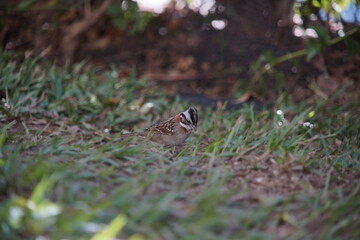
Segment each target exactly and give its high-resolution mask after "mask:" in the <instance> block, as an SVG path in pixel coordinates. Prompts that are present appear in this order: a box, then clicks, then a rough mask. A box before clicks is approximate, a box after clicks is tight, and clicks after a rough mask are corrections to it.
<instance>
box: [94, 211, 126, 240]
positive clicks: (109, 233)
mask: <svg viewBox="0 0 360 240" xmlns="http://www.w3.org/2000/svg"><path fill="white" fill-rule="evenodd" d="M125 224H126V217H125V216H124V215H122V214H120V215H119V216H117V217H116V218H114V220H112V221H111V223H110V224H109V225H108V226H107V227H106V228H105V229H104V230H103V231H101V232H98V233H97V234H95V235H94V236H93V237H92V238H91V240H108V239H109V240H111V239H114V238H115V237H116V235H117V234H118V233H119V232H120V231H121V229H123V227H124V226H125Z"/></svg>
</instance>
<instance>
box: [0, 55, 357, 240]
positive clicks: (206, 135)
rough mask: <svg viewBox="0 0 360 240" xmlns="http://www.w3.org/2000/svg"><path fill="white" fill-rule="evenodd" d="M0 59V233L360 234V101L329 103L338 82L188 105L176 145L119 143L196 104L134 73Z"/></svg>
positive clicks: (132, 235) (176, 235) (162, 236)
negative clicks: (273, 99)
mask: <svg viewBox="0 0 360 240" xmlns="http://www.w3.org/2000/svg"><path fill="white" fill-rule="evenodd" d="M0 58H1V59H0V95H1V97H2V102H1V107H0V110H1V122H0V126H1V130H0V147H1V152H0V173H1V174H0V199H1V206H0V238H1V239H113V238H118V239H119V238H120V237H121V239H281V238H283V239H360V221H359V220H358V219H359V217H360V201H359V199H360V184H359V176H360V171H359V167H360V162H359V158H360V150H359V142H360V135H359V129H360V119H359V117H358V114H357V113H358V112H357V111H358V109H356V108H358V106H359V103H360V102H359V99H357V100H354V101H353V102H350V103H348V104H344V105H341V106H336V105H333V104H329V102H330V101H332V100H333V99H334V98H336V96H337V94H338V93H340V92H341V89H339V91H338V92H337V93H335V94H334V95H333V96H332V97H331V98H330V99H328V100H326V101H324V100H319V99H316V97H314V99H313V104H312V105H311V106H309V105H308V104H306V103H305V102H304V103H300V104H297V105H295V104H294V103H292V102H291V101H290V100H289V99H290V98H289V97H287V96H286V95H284V96H285V97H281V98H279V101H278V102H277V104H276V106H275V107H274V108H272V109H262V110H258V111H254V110H253V108H252V107H251V106H246V107H244V108H243V109H240V110H237V111H233V112H229V111H225V110H224V108H218V109H210V108H206V107H200V106H197V107H198V108H199V113H200V119H201V122H200V127H199V130H198V131H197V132H196V133H195V134H193V135H192V136H191V137H190V139H189V140H188V143H187V144H186V145H185V146H184V148H183V149H181V150H178V149H167V148H162V147H160V146H157V145H155V144H153V143H147V142H142V141H139V140H137V139H127V140H125V141H122V142H115V141H116V140H117V139H118V136H119V134H120V132H121V131H122V130H123V129H127V130H138V129H140V128H143V127H144V126H148V125H150V124H151V123H152V122H155V121H156V120H158V119H160V118H161V119H165V118H166V117H168V116H170V115H172V114H175V113H177V112H179V111H181V110H184V109H185V108H187V107H189V106H190V105H191V104H190V103H187V102H180V101H178V100H177V99H175V100H174V99H169V98H166V97H165V95H164V94H163V93H162V92H161V91H160V90H159V88H158V87H157V86H156V85H153V84H151V83H149V82H146V81H144V80H138V79H136V78H135V73H134V72H133V73H132V75H131V76H130V77H128V78H124V79H122V78H120V77H119V74H118V70H117V69H115V68H113V69H111V70H109V71H105V72H97V71H96V69H88V68H86V67H85V66H84V64H81V63H80V64H77V65H75V66H71V67H70V66H65V67H61V68H60V67H56V66H55V65H50V64H48V63H47V62H45V61H43V60H40V59H25V60H24V61H23V62H22V63H21V64H18V63H16V62H15V61H14V59H13V58H11V57H9V56H7V55H6V54H4V53H2V54H1V55H0ZM146 102H151V103H153V104H154V106H155V108H154V109H153V111H151V112H149V113H147V114H145V111H144V109H143V108H142V106H144V105H145V104H146Z"/></svg>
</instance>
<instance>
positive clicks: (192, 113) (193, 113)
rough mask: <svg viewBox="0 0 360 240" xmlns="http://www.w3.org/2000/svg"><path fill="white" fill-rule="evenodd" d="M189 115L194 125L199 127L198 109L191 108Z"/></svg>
mask: <svg viewBox="0 0 360 240" xmlns="http://www.w3.org/2000/svg"><path fill="white" fill-rule="evenodd" d="M189 115H190V118H191V121H192V122H193V124H194V125H197V122H198V114H197V110H196V108H189Z"/></svg>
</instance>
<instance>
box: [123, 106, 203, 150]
mask: <svg viewBox="0 0 360 240" xmlns="http://www.w3.org/2000/svg"><path fill="white" fill-rule="evenodd" d="M198 119H199V117H198V111H197V109H196V108H194V107H190V108H188V109H187V110H185V111H183V112H181V113H179V114H176V115H175V116H172V117H170V118H168V119H167V120H165V121H162V122H159V123H156V124H154V125H152V126H150V127H148V128H146V129H144V131H142V132H133V133H126V134H122V135H120V137H121V138H126V137H131V136H136V137H143V138H148V139H150V140H151V141H153V142H156V143H158V144H160V145H164V146H180V145H182V144H183V143H184V142H185V140H186V139H187V138H188V137H189V135H190V133H191V132H192V131H196V129H197V123H198Z"/></svg>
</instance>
